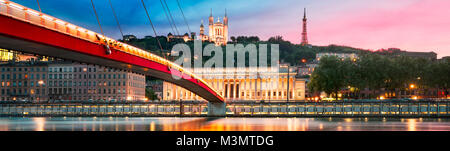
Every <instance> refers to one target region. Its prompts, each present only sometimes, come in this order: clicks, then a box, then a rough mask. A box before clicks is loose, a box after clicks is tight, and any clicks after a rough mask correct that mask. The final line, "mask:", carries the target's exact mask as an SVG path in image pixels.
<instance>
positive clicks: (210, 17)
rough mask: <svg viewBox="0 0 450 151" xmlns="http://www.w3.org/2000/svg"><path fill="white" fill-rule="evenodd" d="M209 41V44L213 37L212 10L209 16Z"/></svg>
mask: <svg viewBox="0 0 450 151" xmlns="http://www.w3.org/2000/svg"><path fill="white" fill-rule="evenodd" d="M208 29H209V41H210V42H211V40H212V39H211V37H214V17H213V15H212V8H211V14H210V15H209V26H208Z"/></svg>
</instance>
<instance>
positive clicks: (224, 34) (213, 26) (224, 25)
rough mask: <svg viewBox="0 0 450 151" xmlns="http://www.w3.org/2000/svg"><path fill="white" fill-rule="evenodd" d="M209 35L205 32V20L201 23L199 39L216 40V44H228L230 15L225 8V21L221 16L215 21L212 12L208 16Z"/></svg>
mask: <svg viewBox="0 0 450 151" xmlns="http://www.w3.org/2000/svg"><path fill="white" fill-rule="evenodd" d="M208 21H209V24H208V29H209V32H208V35H206V34H205V26H204V25H203V20H202V23H201V25H200V34H199V37H198V39H199V40H202V41H209V42H214V43H215V44H216V45H218V46H219V45H227V42H228V16H227V11H226V10H225V16H224V17H223V22H221V21H220V18H217V22H214V17H213V15H212V10H211V14H210V16H209V18H208Z"/></svg>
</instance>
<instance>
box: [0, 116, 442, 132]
mask: <svg viewBox="0 0 450 151" xmlns="http://www.w3.org/2000/svg"><path fill="white" fill-rule="evenodd" d="M0 131H450V119H444V118H440V119H439V118H175V117H174V118H167V117H160V118H154V117H129V118H127V117H109V118H108V117H79V118H77V117H53V118H49V117H33V118H22V117H9V118H6V117H5V118H0Z"/></svg>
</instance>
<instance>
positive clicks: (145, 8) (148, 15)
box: [91, 0, 166, 57]
mask: <svg viewBox="0 0 450 151" xmlns="http://www.w3.org/2000/svg"><path fill="white" fill-rule="evenodd" d="M91 1H92V0H91ZM141 2H142V6H144V10H145V13H146V14H147V18H148V21H150V25H151V26H152V29H153V32H154V33H155V38H156V41H157V42H158V45H159V48H161V54H162V55H163V56H164V57H166V55H165V54H164V52H163V51H164V49H163V47H162V45H161V42H160V41H159V39H158V34H156V29H155V26H153V22H152V19H150V14H149V13H148V11H147V7H146V6H145V3H144V0H141Z"/></svg>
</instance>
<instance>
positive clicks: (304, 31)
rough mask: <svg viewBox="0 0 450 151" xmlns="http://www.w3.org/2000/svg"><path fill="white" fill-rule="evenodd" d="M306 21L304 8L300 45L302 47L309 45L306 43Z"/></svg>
mask: <svg viewBox="0 0 450 151" xmlns="http://www.w3.org/2000/svg"><path fill="white" fill-rule="evenodd" d="M306 21H307V19H306V8H305V10H304V14H303V32H302V43H301V45H302V46H305V45H308V44H309V43H308V32H307V30H306V23H307V22H306Z"/></svg>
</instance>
